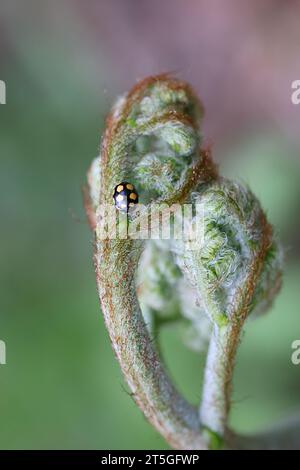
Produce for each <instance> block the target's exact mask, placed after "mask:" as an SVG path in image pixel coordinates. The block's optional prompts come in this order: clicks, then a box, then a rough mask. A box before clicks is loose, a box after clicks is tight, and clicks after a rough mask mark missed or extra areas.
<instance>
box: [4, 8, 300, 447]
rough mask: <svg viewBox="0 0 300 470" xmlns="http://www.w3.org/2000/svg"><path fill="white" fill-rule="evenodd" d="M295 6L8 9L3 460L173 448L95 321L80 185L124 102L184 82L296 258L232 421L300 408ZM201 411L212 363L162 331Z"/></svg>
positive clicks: (257, 337) (256, 335)
mask: <svg viewBox="0 0 300 470" xmlns="http://www.w3.org/2000/svg"><path fill="white" fill-rule="evenodd" d="M299 15H300V2H299V1H292V0H290V1H286V2H281V1H278V0H265V1H264V2H261V1H259V0H254V1H252V2H249V1H246V0H227V2H223V1H220V0H219V1H216V0H212V1H211V0H207V1H197V0H190V1H189V2H187V1H184V0H165V1H160V0H151V1H147V0H139V1H134V0H98V1H95V0H90V1H89V2H86V1H83V0H52V1H40V0H35V1H34V0H24V1H21V0H19V1H15V0H2V1H1V4H0V79H1V80H5V82H6V86H7V104H6V105H1V106H0V156H1V170H0V188H1V198H0V206H1V219H0V221H1V222H0V223H1V249H0V266H1V282H0V288H1V295H0V302H1V304H0V305H1V307H0V308H1V309H0V339H2V340H5V342H6V345H7V365H5V366H3V365H2V366H0V423H1V424H0V447H1V448H2V449H48V448H49V449H50V448H54V449H138V448H144V449H151V448H152V449H165V448H167V446H166V444H165V443H164V441H163V440H162V438H160V436H159V435H158V434H157V433H156V432H155V431H154V430H153V429H152V428H151V427H150V425H148V423H147V422H146V421H145V419H144V418H143V416H142V414H141V413H140V411H139V410H138V409H137V408H136V406H135V405H134V403H133V402H132V400H131V398H130V396H129V395H128V390H127V387H126V386H125V384H124V382H123V379H122V376H121V373H120V370H119V366H118V364H117V363H116V360H115V358H114V356H113V353H112V350H111V347H110V344H109V340H108V336H107V333H106V331H105V328H104V324H103V320H102V317H101V314H100V309H99V305H98V299H97V294H96V286H95V280H94V273H93V266H92V235H91V233H90V231H89V229H88V226H87V223H86V220H85V216H84V212H83V208H82V199H81V189H80V188H81V185H82V184H83V183H84V182H85V173H86V170H87V167H88V165H89V164H90V162H91V159H92V158H93V157H94V156H96V154H97V152H98V147H99V141H100V136H101V133H102V131H103V126H104V117H105V115H106V113H107V112H108V111H109V109H110V106H111V104H112V102H113V100H114V98H115V97H116V96H117V95H119V94H120V93H122V92H124V91H126V90H127V89H128V88H130V87H131V86H132V85H133V84H134V83H135V82H136V80H137V79H139V78H142V77H144V76H146V75H148V74H155V73H159V72H163V71H174V73H175V74H176V75H177V76H178V77H180V78H183V79H186V80H188V81H190V82H191V84H192V85H193V86H194V87H195V89H196V90H197V92H198V93H199V95H200V96H201V98H202V100H203V103H204V105H205V108H206V118H205V122H204V129H203V133H204V136H205V140H206V141H207V142H209V143H211V144H212V147H213V153H214V157H215V159H216V160H217V161H218V162H219V164H220V167H221V171H222V172H223V173H224V174H227V175H230V176H232V175H234V176H236V177H238V178H239V179H241V180H243V181H245V182H247V183H248V184H249V185H250V186H251V188H252V189H253V190H254V192H255V193H256V194H257V195H258V197H259V198H260V199H261V201H262V204H263V206H264V208H265V209H266V211H267V213H268V215H269V218H270V220H271V221H272V222H273V223H274V224H275V226H276V229H277V231H278V233H279V234H280V236H281V238H282V240H283V242H284V245H285V247H286V268H285V276H284V286H283V289H282V292H281V294H280V296H279V297H278V299H277V301H276V303H275V306H274V308H273V309H272V312H270V313H269V314H268V315H267V316H265V317H264V318H262V319H259V320H257V321H255V322H249V324H248V325H247V328H246V332H245V336H244V339H243V342H242V345H241V348H240V351H239V355H238V361H237V369H236V373H235V380H234V396H233V407H232V414H231V424H232V426H233V427H234V429H236V430H239V431H255V430H259V429H263V428H264V426H267V425H271V424H272V423H273V422H275V421H277V419H280V418H283V417H284V416H286V415H287V414H289V413H292V414H293V413H294V412H295V411H296V410H297V409H298V408H299V407H300V366H295V365H292V363H291V360H290V356H291V351H292V350H291V342H292V341H293V340H294V339H300V312H299V305H300V289H299V284H300V263H299V258H300V240H299V228H300V222H299V216H300V208H299V196H300V185H299V181H300V158H299V156H300V138H299V129H300V105H299V106H298V107H297V106H295V105H292V103H291V82H292V81H293V80H296V79H300V76H299V75H300V60H299V52H300V51H299V44H300V29H299ZM162 338H163V351H164V353H165V355H166V361H167V364H168V369H169V371H170V374H171V375H172V376H173V377H174V380H175V382H176V383H178V387H179V389H180V390H182V391H183V393H185V395H186V396H187V397H188V398H189V399H190V400H191V401H192V402H194V403H197V401H198V400H199V397H200V391H201V380H202V379H201V374H202V368H203V362H204V358H203V357H201V356H200V357H199V356H198V355H196V354H195V353H192V352H189V351H188V350H186V349H185V348H184V347H183V346H182V345H181V343H179V334H178V331H177V330H176V328H173V329H172V330H170V331H163V335H162Z"/></svg>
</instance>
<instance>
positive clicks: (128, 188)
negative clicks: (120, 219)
mask: <svg viewBox="0 0 300 470" xmlns="http://www.w3.org/2000/svg"><path fill="white" fill-rule="evenodd" d="M113 198H114V201H115V206H116V208H117V209H118V210H119V211H121V212H128V211H129V209H130V207H133V206H134V205H135V204H137V203H138V202H139V196H138V193H137V192H136V190H135V187H134V186H133V184H131V183H128V182H127V181H123V182H122V183H119V184H117V186H116V187H115V192H114V195H113Z"/></svg>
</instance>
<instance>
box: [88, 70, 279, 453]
mask: <svg viewBox="0 0 300 470" xmlns="http://www.w3.org/2000/svg"><path fill="white" fill-rule="evenodd" d="M202 117H203V107H202V105H201V103H200V102H199V100H198V99H197V97H196V95H195V93H194V92H193V90H192V89H191V88H190V87H189V86H188V85H187V84H186V83H184V82H181V81H179V80H177V79H174V78H172V77H170V76H168V75H160V76H156V77H150V78H147V79H145V80H143V81H142V82H140V83H138V84H137V85H136V86H135V87H134V88H133V90H132V91H131V92H129V93H128V94H127V95H125V96H124V97H122V98H121V99H119V100H118V102H117V103H116V105H115V107H114V108H113V110H112V113H111V114H110V116H109V117H108V120H107V126H106V131H105V134H104V137H103V140H102V145H101V153H100V156H99V158H97V159H96V160H95V161H94V162H93V164H92V166H91V168H90V170H89V173H88V189H87V191H86V193H85V203H86V204H85V205H86V209H87V215H88V218H89V221H90V224H91V226H92V228H93V230H94V232H95V256H94V261H95V270H96V279H97V286H98V292H99V297H100V302H101V307H102V312H103V315H104V319H105V323H106V326H107V329H108V332H109V335H110V338H111V342H112V345H113V348H114V350H115V353H116V356H117V358H118V360H119V362H120V365H121V368H122V371H123V373H124V376H125V378H126V380H127V383H128V384H129V387H130V389H131V391H132V394H133V397H134V399H135V401H136V403H137V404H138V405H139V407H140V408H141V409H142V411H143V413H144V414H145V416H146V417H147V418H148V419H149V421H150V422H151V423H152V424H153V425H154V426H155V427H156V428H157V430H158V431H159V432H160V433H161V434H162V435H163V436H164V437H165V439H166V440H167V442H169V444H170V445H171V446H173V447H175V448H179V449H207V448H211V447H214V446H215V443H216V436H217V442H218V445H221V444H220V443H222V445H224V446H226V445H227V446H229V445H236V446H238V444H237V442H238V440H237V439H236V440H235V441H233V440H232V438H230V432H229V431H228V429H227V416H228V411H229V404H230V392H231V380H232V373H233V367H234V359H235V354H236V349H237V346H238V343H239V340H240V335H241V331H242V327H243V324H244V321H245V320H246V318H247V317H248V315H249V314H252V315H254V314H255V312H259V311H262V310H265V309H266V308H267V307H268V306H269V305H270V303H271V301H272V299H273V297H274V295H275V294H276V292H277V291H278V289H279V287H280V282H281V260H282V253H281V249H280V245H279V243H278V242H277V241H276V240H275V239H274V236H273V233H272V228H271V226H270V225H269V224H268V222H267V220H266V217H265V214H264V212H263V211H262V209H261V207H260V204H259V202H258V200H257V199H256V198H255V196H254V195H253V194H252V193H251V191H250V190H249V189H248V188H244V187H243V186H242V185H241V184H239V183H235V182H232V181H230V180H226V179H223V178H221V177H219V176H218V173H217V170H216V167H215V165H214V164H213V162H212V160H211V157H210V153H209V151H207V150H203V149H201V144H202V137H201V133H200V128H201V127H200V125H201V120H202ZM120 181H130V182H132V183H133V184H134V186H135V187H136V188H137V191H138V193H139V197H140V200H141V201H142V202H143V204H144V208H143V209H142V211H141V212H137V213H133V214H131V215H128V218H127V219H126V224H127V225H128V226H129V227H130V226H131V225H133V224H134V223H136V222H141V220H142V219H143V217H144V219H145V217H146V218H148V212H147V209H148V208H149V207H151V206H153V204H154V203H155V204H158V203H160V204H161V203H165V204H168V205H172V204H185V203H192V204H199V205H200V206H201V207H202V208H203V217H202V218H201V227H200V228H201V233H202V234H203V243H202V244H200V245H199V246H198V247H197V248H196V249H193V250H190V249H189V248H188V246H187V243H186V241H185V239H180V240H172V241H166V242H165V243H164V244H161V243H160V241H153V240H147V241H145V240H141V239H131V238H120V237H115V238H111V237H107V238H105V239H102V238H101V237H99V235H98V231H97V228H98V225H99V223H100V222H101V217H102V216H101V215H100V216H99V208H100V207H101V206H102V205H103V204H111V203H112V194H113V191H114V187H115V186H116V185H117V184H118V183H119V182H120ZM101 214H102V213H101ZM139 217H140V219H139ZM141 217H142V218H141ZM174 223H175V222H174ZM120 224H121V223H120ZM199 236H200V234H199ZM185 294H186V295H185ZM187 294H188V296H189V297H188V298H187ZM191 299H193V300H191ZM140 306H142V308H143V313H142V311H141V307H140ZM191 312H192V313H191ZM143 314H144V316H143ZM183 317H184V318H185V319H188V321H189V324H190V329H192V330H193V331H194V332H197V335H198V339H200V337H201V336H206V339H207V338H209V342H210V346H209V351H208V356H207V366H206V369H205V377H204V387H203V397H202V402H201V404H200V411H198V410H197V408H196V407H193V406H191V405H190V404H189V403H187V401H186V400H185V399H184V398H183V397H182V396H181V395H180V394H179V392H178V391H177V390H176V389H175V387H174V385H173V384H172V382H171V380H170V379H169V377H168V375H167V374H166V371H165V369H164V366H163V364H162V361H161V359H160V357H159V354H158V352H157V348H156V347H155V345H154V343H153V341H152V338H151V328H150V326H151V323H152V324H153V323H155V320H158V323H157V324H158V325H159V324H160V322H161V321H173V320H178V318H183ZM145 318H146V319H147V325H146V321H145ZM148 323H149V324H150V326H149V325H148ZM202 327H203V328H202ZM202 330H205V331H202ZM195 341H196V343H197V338H196V340H195ZM233 442H234V444H233ZM251 442H252V441H251ZM243 445H246V444H244V441H243Z"/></svg>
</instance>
